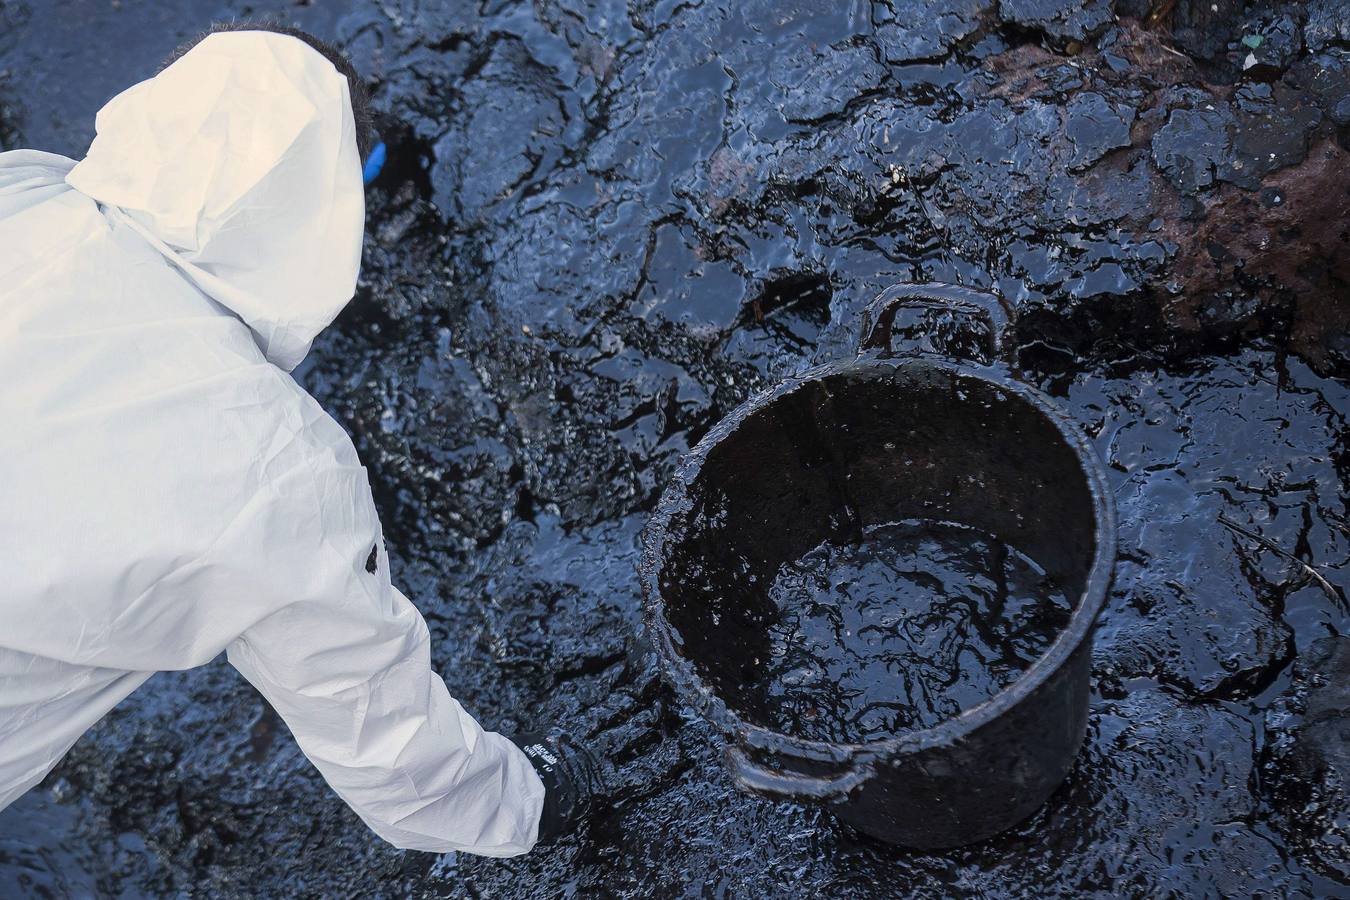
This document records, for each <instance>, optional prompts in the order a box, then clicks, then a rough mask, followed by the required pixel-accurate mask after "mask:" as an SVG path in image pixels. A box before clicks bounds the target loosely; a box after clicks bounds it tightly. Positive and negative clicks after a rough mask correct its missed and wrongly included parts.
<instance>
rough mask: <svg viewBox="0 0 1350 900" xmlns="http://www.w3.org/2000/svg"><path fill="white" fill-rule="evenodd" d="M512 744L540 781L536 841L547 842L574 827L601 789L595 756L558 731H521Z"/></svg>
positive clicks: (582, 823)
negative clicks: (547, 734) (544, 733)
mask: <svg viewBox="0 0 1350 900" xmlns="http://www.w3.org/2000/svg"><path fill="white" fill-rule="evenodd" d="M516 744H517V745H518V746H519V747H520V749H521V750H523V751H525V756H526V757H527V758H528V759H529V760H530V763H531V764H532V765H533V766H534V770H535V771H536V772H538V773H539V780H540V781H542V782H543V783H544V811H543V813H542V814H541V815H540V817H539V844H541V845H542V844H551V843H553V842H555V841H557V840H558V839H559V838H560V837H562V836H563V835H566V834H572V833H574V832H576V831H578V830H579V829H580V828H581V827H582V826H583V825H584V824H585V822H586V817H587V815H588V814H589V813H590V811H591V806H592V804H593V803H594V802H595V801H596V800H597V799H598V798H599V797H600V796H601V795H602V794H603V791H604V786H603V783H602V781H601V777H600V765H599V763H598V762H597V761H596V759H595V757H594V756H592V755H591V754H590V752H589V751H587V750H586V749H585V748H584V747H582V746H580V745H578V744H574V743H572V742H571V741H569V740H568V739H567V738H566V737H564V736H562V735H556V736H552V737H545V736H542V735H537V734H525V735H521V736H519V737H517V738H516Z"/></svg>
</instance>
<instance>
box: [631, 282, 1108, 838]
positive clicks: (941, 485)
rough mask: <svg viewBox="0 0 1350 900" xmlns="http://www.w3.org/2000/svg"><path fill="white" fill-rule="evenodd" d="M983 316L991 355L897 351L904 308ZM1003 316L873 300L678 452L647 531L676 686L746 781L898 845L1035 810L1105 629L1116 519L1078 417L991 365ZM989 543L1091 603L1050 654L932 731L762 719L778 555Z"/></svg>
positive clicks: (667, 669)
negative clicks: (940, 524) (836, 355)
mask: <svg viewBox="0 0 1350 900" xmlns="http://www.w3.org/2000/svg"><path fill="white" fill-rule="evenodd" d="M916 306H917V307H924V308H927V309H935V310H944V311H956V312H960V313H963V314H968V315H974V316H976V317H978V318H979V319H981V320H983V322H984V324H985V326H986V328H987V331H988V339H989V340H988V343H989V355H990V357H991V358H992V359H993V360H995V361H996V362H995V363H994V364H991V365H975V364H968V363H957V362H952V361H948V360H945V359H941V358H938V357H936V356H934V355H931V354H911V355H907V356H903V357H899V358H894V357H893V355H892V352H891V349H890V343H891V329H892V323H893V321H894V319H895V316H896V313H897V310H899V309H901V308H906V307H916ZM1007 322H1008V317H1007V313H1006V311H1005V310H1003V308H1002V307H1001V305H1000V303H999V301H998V300H997V299H996V298H994V297H993V296H992V295H990V294H986V293H982V292H978V291H973V290H970V289H967V288H960V287H954V286H950V285H901V286H898V287H895V288H892V289H890V290H888V291H886V292H885V293H883V294H882V295H881V296H879V297H878V298H877V299H876V300H875V301H873V303H872V304H871V305H870V306H869V307H868V310H867V313H866V315H865V317H864V326H863V335H862V339H861V342H860V350H859V355H858V358H857V359H855V360H851V361H846V362H836V363H831V364H828V365H825V366H821V367H818V368H815V369H812V370H810V371H807V372H805V373H802V374H800V375H797V376H795V377H792V378H789V379H788V380H787V381H785V382H783V383H782V384H780V385H779V386H777V387H776V388H774V389H772V390H770V391H767V392H765V393H763V394H760V395H759V396H756V397H754V398H752V399H750V400H748V401H746V402H745V403H744V404H742V405H741V406H740V407H739V408H737V409H736V410H735V411H734V412H733V413H731V415H729V416H727V418H726V419H724V420H723V421H722V422H720V423H719V424H718V425H717V426H716V427H715V428H713V429H712V431H710V432H709V433H708V434H707V435H706V436H705V437H704V438H703V440H702V441H700V442H699V444H698V446H697V447H695V448H694V449H693V450H692V451H690V453H689V454H688V455H687V456H686V457H685V458H684V459H683V460H682V461H681V462H680V464H679V467H678V468H677V470H676V473H675V475H674V478H673V479H672V481H671V483H670V485H669V486H668V487H667V489H666V491H665V493H664V495H663V496H662V498H661V502H660V505H659V507H658V509H657V512H656V514H655V515H654V516H653V518H652V520H651V522H650V523H649V524H648V527H647V531H646V533H645V535H644V554H643V561H642V573H641V574H642V587H643V594H644V597H645V600H646V613H647V621H648V626H649V628H650V632H651V635H652V639H653V642H654V644H655V647H656V652H657V656H658V658H659V660H660V664H661V668H662V672H663V675H664V677H665V678H666V680H667V681H668V682H669V683H670V684H671V685H672V687H673V688H674V690H675V691H676V693H677V694H678V696H679V697H680V698H681V700H682V701H684V702H686V703H689V704H691V705H692V706H694V707H696V708H697V709H698V710H699V711H701V712H702V714H703V715H704V716H705V717H706V718H707V719H708V720H710V721H711V722H712V723H714V724H715V725H716V726H717V727H718V729H720V731H721V732H722V733H723V734H724V735H725V736H726V738H727V739H728V755H727V763H728V766H729V768H730V770H731V773H732V775H733V777H734V778H735V780H736V782H737V784H738V785H740V786H741V787H743V788H745V789H747V790H750V791H753V792H755V793H757V794H761V795H764V796H767V797H772V798H776V799H784V800H794V801H808V802H818V803H828V804H832V808H833V810H834V811H835V813H836V814H837V815H838V816H839V817H840V818H841V819H843V820H845V821H846V822H848V823H850V824H851V825H853V826H854V827H856V828H858V829H859V830H861V831H863V832H865V833H867V834H870V835H873V836H874V837H877V838H880V839H882V840H884V841H887V842H891V843H896V844H902V845H906V846H911V847H918V848H942V847H952V846H957V845H960V844H966V843H970V842H973V841H977V840H980V839H982V838H985V837H988V836H990V835H993V834H995V833H997V832H999V831H1002V830H1004V829H1006V828H1008V827H1009V826H1011V825H1013V824H1015V823H1017V822H1018V821H1020V820H1022V819H1023V818H1025V817H1026V816H1028V815H1030V814H1031V813H1032V812H1034V811H1035V810H1036V809H1037V808H1038V807H1039V806H1040V805H1041V804H1042V803H1043V802H1044V801H1045V800H1046V798H1047V797H1049V795H1050V794H1051V793H1052V792H1053V791H1054V790H1055V788H1056V787H1057V786H1058V785H1059V784H1060V783H1061V782H1062V781H1063V779H1064V777H1065V775H1066V774H1067V773H1068V771H1069V768H1070V767H1071V765H1072V764H1073V760H1074V757H1075V755H1076V754H1077V752H1078V749H1079V746H1080V745H1081V743H1082V740H1083V734H1084V730H1085V727H1086V722H1087V709H1088V669H1089V663H1090V657H1091V653H1092V628H1093V624H1094V622H1095V620H1096V617H1097V613H1098V611H1099V610H1100V609H1101V606H1102V603H1103V601H1104V599H1105V597H1106V593H1107V590H1108V587H1109V585H1110V581H1111V574H1112V567H1113V564H1114V556H1115V524H1114V513H1113V509H1112V505H1111V499H1110V495H1109V493H1108V492H1107V490H1106V481H1105V477H1104V475H1103V472H1102V469H1101V464H1100V463H1099V462H1098V460H1097V458H1096V456H1095V455H1094V453H1093V452H1092V449H1091V447H1090V446H1089V445H1088V443H1087V440H1086V438H1085V437H1084V436H1083V434H1082V432H1081V431H1080V430H1079V429H1078V427H1077V426H1076V425H1075V424H1074V423H1073V422H1072V421H1071V420H1070V419H1069V418H1068V416H1066V415H1065V414H1064V413H1063V412H1062V411H1061V410H1060V409H1059V407H1057V406H1056V405H1055V403H1054V402H1053V401H1051V400H1050V398H1048V397H1046V396H1045V395H1044V394H1042V393H1041V392H1040V391H1038V390H1035V389H1034V388H1031V387H1028V386H1027V385H1024V384H1020V383H1018V382H1016V381H1014V380H1012V379H1011V377H1010V374H1009V371H1008V370H1007V369H1005V368H1003V367H1002V365H1000V364H999V363H998V362H997V360H998V359H999V358H1000V357H1001V354H1002V350H1001V347H1002V344H1003V333H1004V331H1005V329H1006V327H1007ZM920 518H921V519H936V520H942V521H949V522H957V523H961V524H964V525H969V526H973V527H975V528H978V529H980V530H982V531H984V532H987V533H991V534H993V535H996V536H997V537H998V538H1000V539H1001V540H1003V541H1004V542H1006V543H1007V544H1009V545H1011V546H1014V547H1016V548H1018V549H1019V550H1021V551H1022V552H1024V553H1026V554H1027V555H1029V556H1030V557H1031V558H1032V559H1034V560H1035V561H1036V562H1037V563H1038V564H1039V565H1040V566H1041V567H1042V568H1044V569H1045V570H1046V572H1047V573H1048V574H1050V575H1051V576H1052V577H1054V578H1055V579H1056V580H1057V581H1058V583H1059V584H1060V585H1061V586H1062V587H1063V588H1064V589H1065V592H1066V594H1067V595H1068V596H1069V597H1070V598H1075V597H1076V598H1077V603H1076V605H1075V607H1074V610H1073V613H1072V615H1071V617H1070V619H1069V623H1068V625H1067V626H1066V627H1065V628H1064V630H1063V631H1062V632H1061V633H1060V634H1059V636H1058V637H1057V638H1056V639H1055V641H1054V642H1053V643H1052V644H1051V646H1050V648H1049V649H1048V650H1047V651H1046V653H1045V654H1044V655H1043V656H1042V657H1041V658H1040V659H1039V660H1037V661H1036V662H1035V663H1034V664H1033V665H1032V666H1031V667H1030V668H1028V669H1027V670H1026V671H1025V672H1023V673H1022V675H1021V676H1020V677H1019V678H1018V679H1017V680H1016V681H1014V682H1013V683H1012V684H1010V685H1009V686H1008V687H1007V688H1005V689H1004V690H1002V691H1001V692H999V693H997V694H995V695H993V696H991V697H989V698H988V699H986V700H985V701H984V702H982V703H979V704H978V705H976V706H973V707H970V708H968V709H966V710H964V711H963V712H962V713H961V714H960V715H958V716H956V717H954V718H951V719H948V720H946V721H944V722H942V723H940V724H938V725H937V726H935V727H931V728H924V729H921V730H912V731H905V732H901V733H898V734H895V735H894V736H891V737H888V738H887V739H885V740H880V741H875V742H871V743H862V744H845V743H831V742H825V741H815V740H807V739H803V738H800V737H795V736H793V735H790V734H784V733H780V732H778V731H775V730H773V729H771V728H767V727H764V726H763V725H761V724H758V722H762V721H766V717H764V716H760V715H757V709H756V702H757V695H756V693H755V691H753V690H752V689H751V688H750V685H751V684H753V682H754V677H753V676H754V674H755V672H756V667H757V666H758V664H759V662H760V660H766V659H767V658H768V637H767V626H768V625H770V624H771V623H772V622H773V621H774V619H775V617H776V610H775V608H774V607H773V606H772V604H771V603H770V602H769V600H768V599H767V596H766V594H767V590H766V589H767V586H768V585H770V584H771V583H772V582H773V579H774V575H775V573H776V572H777V570H778V568H779V567H780V566H781V565H782V564H783V563H784V562H787V561H790V560H795V559H797V558H798V557H800V556H801V555H802V554H803V553H805V552H806V551H808V550H810V549H811V548H813V547H816V546H817V545H819V544H820V543H821V542H822V541H823V540H826V539H828V538H830V537H831V536H832V535H837V534H838V533H839V532H840V531H841V530H845V529H856V528H858V527H859V526H862V527H866V526H870V525H873V524H883V523H889V522H895V521H900V520H905V519H920Z"/></svg>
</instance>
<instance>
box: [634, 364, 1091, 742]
mask: <svg viewBox="0 0 1350 900" xmlns="http://www.w3.org/2000/svg"><path fill="white" fill-rule="evenodd" d="M913 366H925V367H930V368H934V369H941V370H944V371H947V372H949V373H951V374H952V375H953V376H954V377H957V378H974V379H978V380H980V381H984V382H987V383H989V384H990V385H991V386H993V387H995V388H996V389H998V390H1000V391H1002V392H1004V393H1006V394H1008V395H1010V396H1016V397H1017V398H1020V399H1021V400H1022V401H1024V402H1026V403H1028V404H1030V405H1031V406H1032V407H1033V408H1034V409H1036V410H1037V411H1038V412H1039V413H1040V414H1041V415H1042V416H1044V417H1045V418H1046V419H1047V420H1049V422H1050V424H1051V425H1053V426H1054V428H1055V430H1056V432H1058V434H1059V436H1060V438H1061V439H1062V440H1063V441H1064V443H1065V444H1066V445H1068V447H1069V448H1070V449H1071V450H1072V451H1073V453H1074V455H1075V457H1076V458H1077V459H1078V463H1079V468H1080V469H1081V470H1082V473H1083V477H1084V478H1085V480H1086V482H1087V489H1088V493H1089V495H1090V497H1091V500H1092V507H1093V521H1094V523H1095V525H1096V534H1095V535H1094V537H1095V549H1094V552H1093V558H1092V564H1091V567H1090V568H1089V570H1088V577H1087V580H1086V583H1085V584H1084V586H1083V590H1082V592H1081V593H1080V594H1079V596H1078V598H1077V603H1076V604H1075V606H1074V610H1073V613H1072V614H1071V615H1070V617H1069V623H1068V624H1067V625H1066V626H1065V627H1064V628H1063V629H1062V630H1061V631H1060V633H1059V635H1058V636H1057V637H1056V638H1055V641H1054V643H1052V644H1051V645H1050V647H1049V649H1048V650H1046V651H1045V653H1043V654H1041V656H1040V657H1039V658H1038V659H1037V660H1036V661H1035V662H1034V663H1032V664H1031V666H1029V667H1028V668H1027V669H1025V670H1024V671H1023V672H1022V673H1021V674H1020V675H1019V676H1018V677H1017V678H1016V679H1015V680H1014V681H1013V682H1012V683H1011V684H1009V685H1007V686H1006V687H1004V688H1003V689H1002V690H1000V691H999V692H998V693H995V694H993V695H991V696H989V697H987V698H985V699H984V700H982V701H981V702H979V703H977V704H975V705H974V706H971V707H970V708H968V709H965V710H962V711H961V712H960V713H958V714H957V715H955V716H953V717H951V718H949V719H944V720H943V721H941V722H939V723H938V724H936V725H932V726H929V727H927V728H915V729H909V730H906V731H901V732H899V733H898V734H895V735H892V736H889V737H886V738H881V739H879V740H875V741H866V742H861V743H849V742H836V741H820V740H813V739H808V738H803V737H798V736H795V735H791V734H787V733H784V732H780V731H775V730H774V729H772V728H768V727H766V726H763V725H759V724H756V723H754V722H751V721H749V720H748V719H746V718H745V717H744V716H742V715H741V714H740V713H738V712H737V711H735V710H734V709H732V708H731V707H730V706H729V705H728V704H727V703H726V701H725V700H723V699H722V698H721V697H720V696H718V694H717V692H716V691H715V690H714V689H713V687H712V685H710V684H709V683H708V682H707V681H705V680H704V679H703V678H702V677H701V676H700V675H699V674H698V672H697V670H696V669H695V666H694V663H693V661H692V660H690V659H688V658H687V657H685V656H684V655H682V654H681V653H680V652H679V651H678V650H677V649H676V647H675V643H674V640H673V638H672V636H671V633H672V631H674V626H673V625H672V624H671V623H670V622H669V620H668V619H667V617H666V602H665V598H664V597H663V596H662V594H661V590H660V584H659V581H660V571H661V565H662V556H663V553H664V551H665V549H666V547H667V544H668V542H669V541H670V523H671V519H672V518H673V517H674V516H675V515H676V514H677V513H680V512H683V511H686V510H687V509H688V508H689V506H690V504H691V502H692V500H691V497H690V490H691V487H692V486H693V484H694V483H695V482H696V481H697V479H698V477H699V476H700V475H701V474H702V471H703V465H704V463H705V462H706V461H707V458H708V455H709V454H710V453H711V451H712V450H713V448H714V447H716V446H717V445H718V444H720V443H721V442H722V441H724V440H726V439H727V438H729V437H731V436H732V434H734V433H735V432H736V430H737V429H738V428H739V427H740V426H741V425H742V424H743V423H744V422H745V421H746V420H747V419H749V418H750V417H751V416H753V415H755V414H757V413H759V412H761V411H763V410H764V409H765V408H766V407H768V406H769V405H770V404H772V403H774V402H776V401H778V400H780V399H782V398H784V397H787V396H788V395H790V394H792V393H794V392H796V391H798V390H800V389H801V388H802V387H804V386H805V385H807V384H808V383H812V382H816V381H821V380H824V379H826V378H831V377H836V376H840V375H843V376H849V375H858V374H863V373H867V372H875V371H876V370H878V369H879V368H887V369H900V368H908V367H913ZM642 545H643V547H642V559H641V571H640V573H639V575H640V581H641V584H642V594H643V606H644V618H645V620H646V624H647V629H648V632H649V633H650V634H651V635H653V636H654V642H655V645H656V650H657V653H656V656H657V658H658V660H659V665H660V667H661V671H662V674H663V675H664V676H665V678H666V681H667V682H668V683H670V684H671V685H672V687H674V688H675V690H676V693H677V694H678V695H679V696H680V698H681V699H682V700H683V701H684V702H687V703H690V704H691V705H693V706H694V707H695V708H696V709H698V711H699V712H700V713H701V714H702V715H703V716H704V717H705V718H707V719H708V720H709V721H711V722H712V723H713V724H714V725H715V726H717V728H718V729H719V730H720V731H722V732H723V734H724V735H726V736H727V737H729V738H731V739H732V740H734V741H735V742H737V743H738V744H739V745H741V746H742V747H744V748H747V749H752V750H761V751H767V752H770V753H774V754H780V755H791V756H795V757H797V758H799V759H805V760H813V761H818V762H831V763H839V764H842V763H852V764H856V763H861V762H867V761H871V760H876V759H882V758H887V757H894V756H897V755H901V754H909V753H913V752H916V751H919V750H923V749H926V748H929V747H934V746H945V745H950V744H951V743H953V742H954V741H958V740H960V739H962V738H963V737H965V736H967V735H969V734H971V733H973V732H974V731H976V730H978V729H980V728H982V727H984V726H985V725H987V724H989V723H990V722H992V721H993V720H995V719H996V718H998V717H999V716H1001V715H1003V714H1004V713H1006V712H1008V711H1009V710H1011V709H1012V708H1013V707H1014V706H1016V705H1017V704H1019V703H1021V702H1022V701H1023V700H1025V699H1026V698H1027V697H1028V696H1030V695H1031V694H1032V693H1033V692H1034V691H1035V690H1036V689H1037V688H1039V687H1040V686H1041V685H1042V684H1044V683H1045V681H1046V680H1047V679H1048V678H1049V677H1050V676H1051V675H1053V674H1054V673H1055V672H1057V671H1059V669H1060V668H1061V667H1062V666H1063V665H1064V664H1065V663H1066V662H1067V661H1068V660H1069V658H1070V657H1071V656H1072V655H1073V654H1074V653H1075V652H1076V651H1077V650H1078V649H1079V648H1080V647H1081V646H1082V645H1083V643H1084V641H1086V640H1088V639H1089V638H1090V636H1091V634H1092V629H1093V627H1094V625H1095V624H1096V620H1097V615H1098V613H1100V611H1101V608H1102V606H1103V605H1104V604H1105V602H1106V595H1107V592H1108V590H1109V589H1110V584H1111V577H1112V572H1113V569H1114V566H1115V558H1116V521H1115V507H1114V503H1113V502H1112V497H1111V493H1110V490H1109V489H1108V485H1107V482H1106V473H1105V471H1104V469H1103V467H1102V464H1101V461H1100V460H1099V459H1098V458H1097V455H1096V453H1095V451H1094V450H1093V449H1092V446H1091V444H1089V443H1088V439H1087V436H1086V435H1085V434H1084V433H1083V431H1082V429H1081V428H1080V427H1079V426H1078V424H1077V422H1075V421H1074V420H1073V419H1072V418H1070V417H1069V415H1068V414H1067V413H1066V412H1064V410H1063V409H1061V408H1060V407H1059V405H1058V404H1057V403H1055V402H1054V401H1053V400H1052V399H1051V398H1050V397H1048V396H1047V395H1045V394H1044V393H1042V392H1041V391H1040V390H1038V389H1037V388H1035V387H1032V386H1030V385H1027V384H1023V383H1022V382H1019V381H1017V380H1015V379H1012V378H1010V377H1008V375H1006V374H1005V373H1003V372H1002V371H1000V370H999V369H996V368H993V367H988V366H979V365H973V364H966V363H958V362H952V361H949V360H945V359H941V358H936V357H931V356H904V357H897V358H878V357H873V356H863V357H859V358H857V359H849V360H842V361H835V362H830V363H826V364H824V365H819V366H815V367H813V368H810V369H807V370H805V371H803V372H800V373H798V374H796V375H792V376H790V377H788V378H786V379H784V380H783V381H781V382H780V383H779V384H777V385H775V386H773V387H771V388H768V389H766V390H764V391H761V392H759V393H757V394H755V395H754V396H752V397H750V398H749V399H747V400H746V401H745V402H743V403H741V404H740V406H738V407H736V409H734V410H733V411H732V412H731V413H729V414H728V415H727V416H726V417H724V418H723V419H722V420H721V421H720V422H718V423H717V424H716V425H715V426H713V428H712V429H711V430H709V431H708V433H707V434H705V435H704V436H703V438H702V440H700V441H699V442H698V444H697V445H695V446H694V448H693V449H691V450H690V451H689V452H688V453H686V454H685V455H684V456H683V457H682V458H681V459H680V461H679V463H678V464H677V466H676V468H675V472H674V474H673V475H672V476H671V478H670V481H669V483H668V484H667V486H666V488H665V490H664V491H663V492H662V494H661V499H660V501H659V503H658V504H657V509H656V512H655V513H654V514H653V515H652V516H651V518H650V519H649V520H648V523H647V526H646V528H645V529H644V530H643V535H642Z"/></svg>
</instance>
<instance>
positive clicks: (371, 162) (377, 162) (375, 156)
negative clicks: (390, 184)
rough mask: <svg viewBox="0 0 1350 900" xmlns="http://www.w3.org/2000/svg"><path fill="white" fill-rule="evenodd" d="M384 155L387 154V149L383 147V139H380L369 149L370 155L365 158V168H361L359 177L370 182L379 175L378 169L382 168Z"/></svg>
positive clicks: (365, 181) (367, 182)
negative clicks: (373, 147) (372, 148)
mask: <svg viewBox="0 0 1350 900" xmlns="http://www.w3.org/2000/svg"><path fill="white" fill-rule="evenodd" d="M386 155H388V151H387V150H386V149H385V147H384V141H380V142H379V143H378V144H376V145H375V149H374V150H371V151H370V156H369V157H367V158H366V165H365V168H364V169H362V170H361V179H362V181H363V182H364V183H366V184H370V183H371V182H372V181H374V180H375V179H376V178H378V177H380V170H381V169H383V168H384V159H385V156H386Z"/></svg>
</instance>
